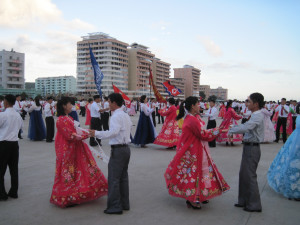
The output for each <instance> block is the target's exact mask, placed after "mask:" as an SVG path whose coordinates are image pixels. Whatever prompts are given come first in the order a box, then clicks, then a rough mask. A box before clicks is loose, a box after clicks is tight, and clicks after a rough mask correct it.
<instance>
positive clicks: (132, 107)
mask: <svg viewBox="0 0 300 225" xmlns="http://www.w3.org/2000/svg"><path fill="white" fill-rule="evenodd" d="M135 106H136V104H135V103H133V102H131V104H130V108H129V110H128V115H129V116H134V115H136V112H135Z"/></svg>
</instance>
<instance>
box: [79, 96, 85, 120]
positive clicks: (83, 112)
mask: <svg viewBox="0 0 300 225" xmlns="http://www.w3.org/2000/svg"><path fill="white" fill-rule="evenodd" d="M79 105H80V112H79V115H82V116H83V117H85V105H86V102H85V100H84V99H81V101H80V102H79Z"/></svg>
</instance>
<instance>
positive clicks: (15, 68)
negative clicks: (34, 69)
mask: <svg viewBox="0 0 300 225" xmlns="http://www.w3.org/2000/svg"><path fill="white" fill-rule="evenodd" d="M7 70H9V71H10V70H14V71H21V70H22V68H20V67H12V66H8V67H7Z"/></svg>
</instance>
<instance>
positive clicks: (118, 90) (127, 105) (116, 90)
mask: <svg viewBox="0 0 300 225" xmlns="http://www.w3.org/2000/svg"><path fill="white" fill-rule="evenodd" d="M112 86H113V88H114V92H115V93H119V94H121V95H122V97H123V99H124V101H125V105H126V107H127V108H130V105H131V101H130V98H128V96H127V95H125V94H124V92H123V91H121V90H120V89H119V88H117V87H116V86H115V85H112Z"/></svg>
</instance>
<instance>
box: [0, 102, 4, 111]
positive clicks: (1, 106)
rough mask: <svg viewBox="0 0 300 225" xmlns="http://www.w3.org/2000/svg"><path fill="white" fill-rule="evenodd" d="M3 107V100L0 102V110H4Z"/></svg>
mask: <svg viewBox="0 0 300 225" xmlns="http://www.w3.org/2000/svg"><path fill="white" fill-rule="evenodd" d="M4 110H5V108H4V101H2V102H1V103H0V112H4Z"/></svg>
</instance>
